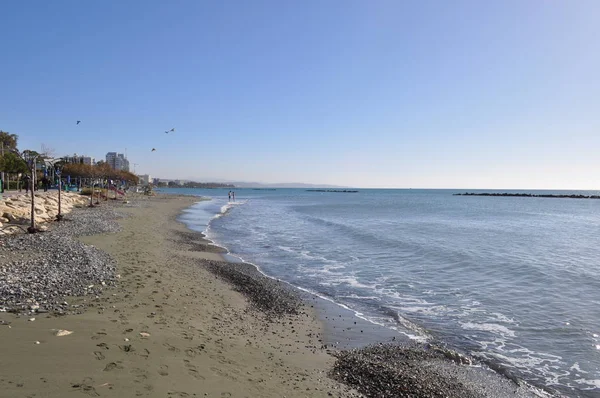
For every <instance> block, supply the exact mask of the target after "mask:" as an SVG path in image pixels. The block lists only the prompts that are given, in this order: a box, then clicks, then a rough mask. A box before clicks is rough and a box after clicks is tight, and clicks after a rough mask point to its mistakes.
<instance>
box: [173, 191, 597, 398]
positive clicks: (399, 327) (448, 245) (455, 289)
mask: <svg viewBox="0 0 600 398" xmlns="http://www.w3.org/2000/svg"><path fill="white" fill-rule="evenodd" d="M164 191H168V192H172V193H187V194H195V195H202V196H205V197H210V198H211V200H209V201H204V202H200V203H198V204H196V205H194V206H193V207H192V208H190V209H188V210H186V212H185V213H184V215H183V216H182V220H183V221H185V222H186V223H187V225H188V226H189V227H190V228H192V229H195V230H197V231H201V232H205V233H206V235H207V237H208V238H209V239H211V240H213V241H214V242H215V243H217V244H219V245H222V246H224V247H226V248H227V249H228V250H229V252H230V253H231V254H232V255H235V256H237V257H239V258H241V259H243V260H244V261H247V262H250V263H253V264H255V265H257V266H258V267H259V268H260V269H261V271H263V272H264V273H265V274H267V275H269V276H272V277H275V278H279V279H281V280H284V281H286V282H289V283H290V284H292V285H294V286H297V287H299V288H301V289H303V290H306V291H310V292H313V293H314V294H317V295H319V296H321V297H325V298H327V299H329V300H331V301H332V302H335V303H339V304H340V305H343V306H346V307H348V308H350V309H352V310H353V311H354V312H355V313H356V314H357V316H360V317H362V318H364V319H366V320H368V321H369V322H372V323H375V324H379V325H382V327H384V328H387V329H389V330H393V331H394V333H398V335H399V336H406V337H409V338H411V339H415V340H420V341H428V340H429V341H441V342H443V343H446V344H447V345H448V346H450V347H454V348H456V349H458V350H460V351H463V352H467V353H469V354H470V355H472V356H474V357H476V358H478V359H480V360H481V361H483V362H484V363H488V364H490V365H493V366H494V367H496V368H499V369H503V370H504V371H507V372H508V373H511V374H514V375H516V376H518V377H519V378H522V379H524V380H527V381H529V382H531V383H533V384H537V385H543V386H551V387H552V388H555V389H557V390H558V391H560V392H561V393H563V394H566V395H569V396H574V397H577V396H586V397H587V396H590V397H591V396H600V244H599V243H600V200H583V199H549V198H519V197H477V196H454V195H453V193H455V192H458V191H451V190H359V192H356V193H338V192H311V191H306V190H303V189H277V190H273V191H270V190H251V189H236V190H235V191H236V200H235V202H230V201H228V198H227V191H228V190H220V189H217V190H187V189H185V190H164ZM534 193H553V192H539V191H538V192H534ZM555 193H561V194H564V193H570V192H555ZM576 193H580V192H576ZM585 194H598V193H597V192H585ZM364 338H365V341H369V339H370V338H371V339H373V340H376V336H365V337H364Z"/></svg>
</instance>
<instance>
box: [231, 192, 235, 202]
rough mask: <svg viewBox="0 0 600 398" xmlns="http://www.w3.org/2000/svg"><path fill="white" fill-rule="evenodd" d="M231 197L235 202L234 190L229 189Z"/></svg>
mask: <svg viewBox="0 0 600 398" xmlns="http://www.w3.org/2000/svg"><path fill="white" fill-rule="evenodd" d="M231 197H232V198H233V201H234V202H235V192H234V191H231Z"/></svg>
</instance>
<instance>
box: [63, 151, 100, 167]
mask: <svg viewBox="0 0 600 398" xmlns="http://www.w3.org/2000/svg"><path fill="white" fill-rule="evenodd" d="M63 159H64V160H65V162H66V163H77V164H87V165H90V166H93V165H95V164H96V159H95V158H92V157H90V156H85V155H78V154H76V153H74V154H73V156H64V157H63Z"/></svg>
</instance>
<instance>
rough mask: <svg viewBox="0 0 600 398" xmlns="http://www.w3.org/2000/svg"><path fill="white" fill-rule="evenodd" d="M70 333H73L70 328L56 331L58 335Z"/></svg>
mask: <svg viewBox="0 0 600 398" xmlns="http://www.w3.org/2000/svg"><path fill="white" fill-rule="evenodd" d="M70 334H73V332H72V331H70V330H63V329H60V330H58V331H56V333H54V335H55V336H56V337H62V336H68V335H70Z"/></svg>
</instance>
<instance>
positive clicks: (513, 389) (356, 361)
mask: <svg viewBox="0 0 600 398" xmlns="http://www.w3.org/2000/svg"><path fill="white" fill-rule="evenodd" d="M197 201H198V198H197V197H182V196H172V195H161V196H157V197H153V198H150V199H146V198H144V199H143V200H140V201H138V202H136V203H134V204H132V205H131V206H122V207H120V208H119V209H118V212H117V213H126V215H125V216H124V217H119V219H118V223H119V225H120V227H119V229H120V231H119V232H116V233H115V232H113V231H109V232H111V233H109V234H106V233H104V234H101V235H91V236H85V237H83V238H81V239H80V240H81V241H83V242H84V243H86V244H88V245H93V247H95V249H94V250H100V251H102V252H103V253H108V254H109V255H110V256H111V259H112V260H113V261H115V262H116V264H117V267H116V271H115V272H116V279H117V281H116V283H115V286H114V287H111V286H107V287H106V289H105V290H104V292H102V293H100V292H98V293H97V294H93V293H92V294H89V295H87V296H83V297H78V298H69V299H68V300H66V301H68V307H69V308H76V309H77V311H76V312H81V314H79V315H66V316H61V315H58V314H55V313H41V314H36V319H35V320H34V321H30V320H29V319H30V318H29V317H30V316H31V315H29V314H23V315H15V314H7V313H0V350H2V352H3V354H4V357H5V358H7V359H6V360H3V361H2V362H1V363H0V374H1V375H2V376H1V377H0V396H7V397H8V396H10V397H12V396H28V395H32V394H37V393H40V392H42V391H43V393H44V396H51V397H54V396H56V397H62V396H65V395H67V394H72V395H73V396H150V397H154V396H156V397H165V396H169V397H192V396H209V397H255V396H261V397H281V396H286V397H306V396H310V397H330V396H334V397H353V396H354V397H357V396H363V395H360V394H358V393H357V392H356V391H355V390H353V389H352V387H349V386H355V387H357V388H358V389H359V390H360V391H362V393H364V396H368V397H383V396H386V397H387V396H393V395H390V393H391V392H394V391H395V392H398V391H410V394H411V396H413V397H425V396H431V393H432V391H437V392H439V393H442V394H443V395H444V396H448V397H466V396H490V397H504V396H506V397H508V396H511V397H515V396H516V397H530V396H534V395H532V394H530V393H529V391H527V390H526V389H524V388H523V387H522V386H521V387H519V386H516V385H515V384H514V383H512V382H511V381H509V380H508V379H503V378H501V377H500V376H499V375H497V374H491V373H489V372H481V371H479V370H478V369H477V368H473V367H468V366H461V365H459V364H458V362H457V361H456V358H449V357H448V356H447V355H445V354H444V355H443V357H441V356H439V354H440V352H443V350H442V351H440V350H439V349H437V348H436V349H431V350H430V348H431V347H430V348H427V347H425V349H423V348H424V347H422V346H420V347H419V349H418V354H414V352H415V351H414V350H412V348H411V347H403V346H398V345H394V346H379V347H380V348H377V347H375V348H373V347H371V348H367V349H359V350H353V351H337V350H334V349H331V347H328V346H327V343H326V342H324V338H323V333H324V325H323V324H321V323H320V322H319V320H318V318H317V317H315V316H314V315H315V314H316V311H318V305H316V300H317V298H316V297H313V298H312V299H307V298H306V297H300V296H302V295H298V297H297V299H296V298H295V297H294V295H293V294H291V293H288V292H286V291H288V290H290V291H291V290H293V289H292V287H291V285H288V284H285V283H281V282H278V281H277V280H275V279H273V278H270V277H267V276H265V275H263V274H262V273H260V271H259V270H258V268H256V267H254V266H253V265H252V266H251V265H249V264H247V263H244V264H242V265H240V264H238V265H236V264H235V263H228V262H223V261H220V260H219V259H220V258H221V257H220V256H221V254H222V253H220V252H219V250H218V249H214V247H211V246H214V245H209V244H207V241H206V240H204V242H203V241H201V240H199V237H200V233H199V232H194V231H191V230H189V229H188V228H187V227H186V226H185V224H184V223H183V222H181V221H179V219H178V218H179V215H180V214H181V212H182V211H183V210H184V209H185V208H187V207H189V206H191V205H192V204H193V203H195V202H197ZM117 206H118V205H115V206H110V205H107V206H105V207H102V208H100V209H99V210H98V212H104V213H97V214H106V215H107V217H108V220H107V221H106V222H108V223H110V222H111V221H117V220H111V217H117V216H116V215H115V214H111V212H110V211H106V209H107V208H108V209H111V208H113V207H117ZM84 213H85V210H82V213H76V214H74V215H73V217H77V216H79V215H81V214H84ZM85 214H91V213H85ZM148 214H152V216H151V217H148ZM89 221H90V223H92V219H90V220H89ZM103 222H104V221H103ZM65 225H67V224H65ZM91 231H92V232H93V228H92V229H91ZM83 235H86V234H83ZM38 236H42V235H38ZM90 247H92V246H90ZM311 307H312V308H311ZM2 322H8V324H3V323H2ZM59 330H67V331H70V332H72V334H69V335H64V336H60V335H57V334H56V332H57V331H59ZM35 342H38V343H39V344H35ZM374 350H375V351H377V350H380V351H379V353H377V356H378V357H379V359H377V358H374V357H373V355H372V353H373V351H374ZM382 350H383V351H382ZM428 350H429V351H428ZM386 355H387V358H390V359H394V358H396V359H397V358H404V359H403V360H401V361H400V362H394V363H395V366H394V367H393V368H389V367H385V363H386V362H389V361H388V360H382V359H381V358H384V357H386ZM336 357H337V358H336ZM459 362H460V361H459ZM382 366H383V367H382ZM390 372H391V373H390ZM402 375H409V378H408V379H406V378H403V377H402ZM334 379H335V380H334ZM336 380H337V381H336ZM455 380H457V381H455ZM342 382H343V383H342ZM5 394H6V395H5ZM398 396H402V395H398Z"/></svg>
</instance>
